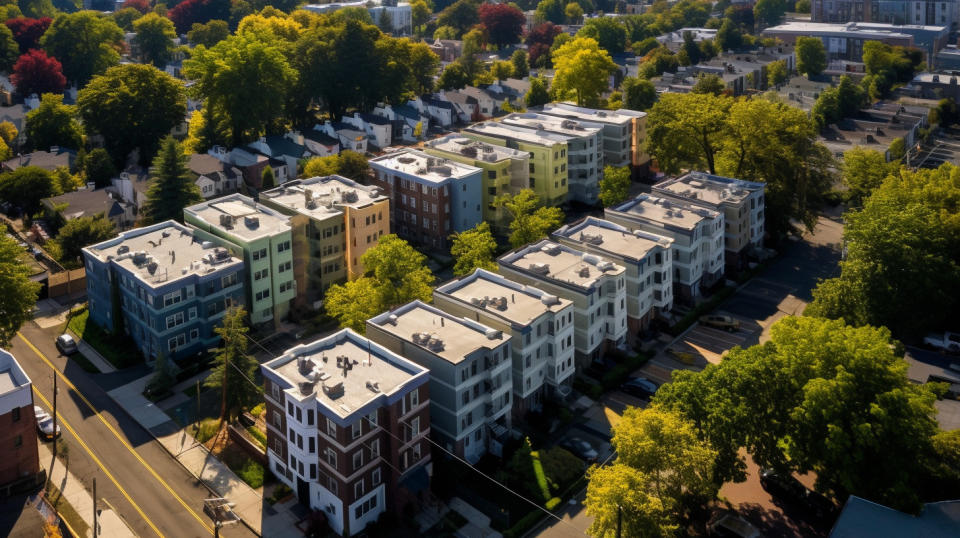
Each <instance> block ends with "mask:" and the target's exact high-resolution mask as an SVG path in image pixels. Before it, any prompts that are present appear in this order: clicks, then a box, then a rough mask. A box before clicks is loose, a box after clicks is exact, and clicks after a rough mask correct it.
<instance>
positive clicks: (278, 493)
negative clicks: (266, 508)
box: [267, 482, 293, 504]
mask: <svg viewBox="0 0 960 538" xmlns="http://www.w3.org/2000/svg"><path fill="white" fill-rule="evenodd" d="M291 493H293V490H292V489H290V486H288V485H286V484H284V483H282V482H281V483H280V485H278V486H277V487H276V488H274V490H273V493H272V494H271V495H270V496H269V497H267V502H268V503H270V504H277V502H279V501H280V499H283V498H285V497H286V496H287V495H290V494H291Z"/></svg>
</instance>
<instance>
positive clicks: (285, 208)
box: [260, 176, 390, 308]
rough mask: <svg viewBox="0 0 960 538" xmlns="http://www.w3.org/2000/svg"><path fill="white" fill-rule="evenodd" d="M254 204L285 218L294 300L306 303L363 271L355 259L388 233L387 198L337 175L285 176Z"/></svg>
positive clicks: (377, 189)
mask: <svg viewBox="0 0 960 538" xmlns="http://www.w3.org/2000/svg"><path fill="white" fill-rule="evenodd" d="M260 204H262V205H263V206H266V207H269V208H272V209H274V210H276V211H278V212H279V213H281V214H283V215H287V216H289V218H290V226H291V228H292V236H293V275H294V281H295V282H296V286H295V288H296V289H297V295H296V297H295V298H294V304H295V305H312V306H313V307H314V308H316V307H317V305H315V303H316V301H319V300H320V299H322V297H323V292H324V291H325V290H326V289H327V288H328V287H330V286H331V285H332V284H337V283H340V282H344V281H346V280H347V279H348V278H349V279H354V278H357V277H359V276H360V275H362V274H363V273H364V268H363V263H361V261H360V259H361V257H362V256H363V254H364V253H365V252H366V251H367V250H369V249H370V248H372V247H374V246H376V245H377V243H378V242H379V240H380V237H382V236H383V235H384V234H389V233H390V217H389V215H390V201H389V200H388V198H387V197H386V196H384V195H383V194H382V192H381V189H379V188H378V187H371V186H367V185H361V184H359V183H357V182H356V181H353V180H352V179H347V178H345V177H341V176H327V177H313V178H309V179H298V180H294V181H288V182H287V183H284V184H283V186H281V187H277V188H275V189H270V190H268V191H265V192H262V193H260Z"/></svg>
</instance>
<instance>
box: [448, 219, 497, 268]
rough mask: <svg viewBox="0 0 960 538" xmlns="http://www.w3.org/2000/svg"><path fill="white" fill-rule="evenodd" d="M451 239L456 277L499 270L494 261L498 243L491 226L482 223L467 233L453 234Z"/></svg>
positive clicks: (451, 252)
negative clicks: (478, 271)
mask: <svg viewBox="0 0 960 538" xmlns="http://www.w3.org/2000/svg"><path fill="white" fill-rule="evenodd" d="M451 238H452V239H453V245H451V246H450V255H451V256H453V259H454V264H453V274H454V275H455V276H463V275H469V274H470V273H472V272H473V270H474V269H486V270H488V271H496V270H497V263H496V262H495V261H493V256H494V253H495V252H496V251H497V242H496V241H495V240H494V239H493V234H492V233H490V224H488V223H486V222H481V223H480V224H477V225H476V226H475V227H473V228H471V229H469V230H467V231H464V232H459V233H456V234H453V236H452V237H451Z"/></svg>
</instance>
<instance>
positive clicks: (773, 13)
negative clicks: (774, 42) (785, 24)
mask: <svg viewBox="0 0 960 538" xmlns="http://www.w3.org/2000/svg"><path fill="white" fill-rule="evenodd" d="M786 12H787V4H786V2H784V0H757V2H756V3H755V4H754V5H753V17H754V19H756V21H757V24H758V25H759V26H760V27H761V28H765V27H767V26H776V25H778V24H780V21H781V20H782V19H783V15H784V14H785V13H786Z"/></svg>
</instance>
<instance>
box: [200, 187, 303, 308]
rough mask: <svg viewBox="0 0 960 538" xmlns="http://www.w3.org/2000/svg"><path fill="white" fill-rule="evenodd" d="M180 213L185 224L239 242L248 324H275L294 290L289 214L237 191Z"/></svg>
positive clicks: (291, 297) (291, 298)
mask: <svg viewBox="0 0 960 538" xmlns="http://www.w3.org/2000/svg"><path fill="white" fill-rule="evenodd" d="M183 217H184V222H185V223H186V224H188V225H190V226H192V227H194V228H196V229H199V230H203V231H204V232H207V233H209V234H212V235H214V236H216V237H220V238H223V239H226V240H227V241H230V242H232V243H234V244H236V245H239V246H240V248H241V249H242V250H243V260H244V265H245V268H246V269H245V271H246V281H247V282H246V284H247V285H246V292H247V305H248V307H247V310H248V312H249V314H250V322H251V324H252V325H253V326H255V327H256V326H264V325H271V324H272V325H273V326H274V327H276V326H278V325H279V323H280V321H281V320H282V319H284V318H286V317H287V316H288V315H289V313H290V305H291V302H292V301H293V298H294V297H295V296H296V294H297V286H296V284H295V282H294V275H293V259H294V256H293V250H292V244H293V234H292V227H291V223H290V218H289V217H287V216H286V215H283V214H281V213H279V212H277V211H274V210H272V209H270V208H268V207H265V206H263V205H260V204H257V203H256V202H254V201H253V200H252V199H250V198H248V197H246V196H243V195H240V194H232V195H229V196H224V197H221V198H217V199H215V200H211V201H209V202H203V203H201V204H197V205H193V206H190V207H187V208H185V209H184V210H183Z"/></svg>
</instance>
